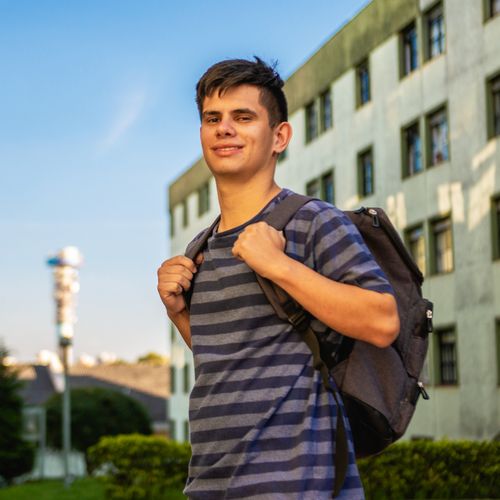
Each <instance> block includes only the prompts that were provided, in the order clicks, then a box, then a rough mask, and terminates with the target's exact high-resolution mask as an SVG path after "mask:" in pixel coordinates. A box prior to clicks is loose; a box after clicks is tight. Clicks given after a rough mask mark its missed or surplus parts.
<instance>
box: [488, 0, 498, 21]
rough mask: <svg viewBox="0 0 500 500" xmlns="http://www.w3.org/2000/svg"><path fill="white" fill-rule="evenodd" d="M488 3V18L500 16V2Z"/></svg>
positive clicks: (491, 0) (490, 1)
mask: <svg viewBox="0 0 500 500" xmlns="http://www.w3.org/2000/svg"><path fill="white" fill-rule="evenodd" d="M486 1H487V2H488V4H487V5H488V16H487V17H494V16H496V15H498V14H500V0H486Z"/></svg>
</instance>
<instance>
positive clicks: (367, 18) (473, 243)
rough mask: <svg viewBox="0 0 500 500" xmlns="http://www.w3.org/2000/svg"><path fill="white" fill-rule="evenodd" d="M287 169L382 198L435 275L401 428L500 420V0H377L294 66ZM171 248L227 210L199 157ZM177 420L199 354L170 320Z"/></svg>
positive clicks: (177, 421)
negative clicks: (416, 380) (410, 406)
mask: <svg viewBox="0 0 500 500" xmlns="http://www.w3.org/2000/svg"><path fill="white" fill-rule="evenodd" d="M285 92H286V95H287V98H288V102H289V111H290V122H291V124H292V127H293V131H294V136H293V139H292V141H291V143H290V145H289V147H288V149H287V151H286V154H285V155H282V158H281V159H280V161H279V163H278V166H277V176H276V178H277V182H278V184H279V185H280V186H284V187H285V186H286V187H289V188H291V189H293V190H294V191H296V192H300V193H307V194H311V195H314V196H318V197H321V198H323V199H326V200H328V201H331V202H333V203H334V204H335V205H337V206H338V207H340V208H342V209H345V210H347V209H353V208H357V207H358V206H361V205H363V206H380V207H382V208H384V209H385V210H386V212H387V213H388V215H389V216H390V218H391V220H392V222H393V223H394V225H395V226H396V227H397V229H398V231H399V232H400V234H401V236H402V238H403V240H404V241H405V243H406V244H407V246H408V248H409V249H410V251H411V253H412V254H413V256H414V258H415V260H416V262H417V263H418V265H419V267H420V268H421V270H422V271H423V273H424V275H425V283H424V289H423V291H424V296H426V297H428V298H429V299H430V300H432V301H433V302H434V307H435V311H434V316H435V321H434V327H435V331H434V333H433V334H431V335H432V337H431V347H430V350H429V354H428V359H427V366H426V368H425V373H424V374H423V377H424V379H425V380H426V382H427V387H428V392H429V394H430V397H431V399H430V401H421V402H420V403H419V405H418V407H417V411H416V414H415V417H414V419H413V421H412V423H411V425H410V428H409V429H408V432H407V435H406V436H407V437H408V438H412V437H432V438H440V437H445V436H446V437H449V438H469V439H489V438H491V437H493V436H495V435H497V434H498V433H499V431H500V169H499V167H500V1H498V0H468V1H464V2H458V1H456V0H441V1H437V2H436V1H435V0H373V1H372V2H371V3H370V4H368V5H367V6H366V7H365V8H364V9H363V10H362V11H361V12H360V13H359V14H358V15H357V16H356V17H355V18H354V19H352V20H351V21H350V22H349V23H348V24H346V25H345V26H344V27H343V28H342V29H341V30H340V31H339V32H337V33H336V34H335V35H334V36H333V37H332V38H331V39H330V40H329V41H328V42H326V43H325V44H324V45H323V46H322V47H321V48H320V49H319V50H318V51H317V52H316V53H315V54H314V55H313V56H312V57H311V58H310V59H309V60H308V61H307V62H306V63H305V64H304V65H303V66H302V67H300V68H299V69H298V70H297V71H296V72H295V73H293V74H292V75H291V76H290V78H289V79H288V80H287V82H286V85H285ZM169 207H170V218H171V219H170V220H171V254H172V255H177V254H181V253H184V250H185V247H186V245H187V243H188V242H189V241H190V240H191V239H192V238H193V237H194V236H195V235H196V234H197V233H198V232H199V231H201V230H202V229H203V228H204V227H206V226H207V225H209V224H210V222H211V221H212V220H213V219H214V218H215V216H216V215H217V213H218V204H217V197H216V189H215V184H214V180H213V178H212V177H211V174H210V172H209V171H208V168H207V167H206V165H205V163H204V161H203V159H200V160H199V161H197V162H196V163H195V164H193V165H192V166H190V167H189V168H188V169H187V170H186V172H185V173H184V174H183V175H182V176H181V177H179V178H178V179H177V180H176V181H175V182H174V183H172V184H171V185H170V187H169ZM171 340H172V353H171V354H172V365H173V371H174V372H175V374H174V378H173V380H174V382H176V384H177V385H175V387H174V386H172V395H171V399H170V418H171V419H172V424H173V425H174V426H175V429H176V431H175V433H174V435H175V437H176V438H177V439H179V440H183V439H187V437H188V433H187V431H188V427H187V418H188V412H187V409H188V395H189V388H190V387H191V385H192V382H193V370H192V356H191V353H190V351H189V350H187V349H186V348H185V346H184V345H183V341H182V339H181V338H180V336H179V335H178V334H177V333H176V332H175V328H174V327H173V326H172V328H171Z"/></svg>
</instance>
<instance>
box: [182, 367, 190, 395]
mask: <svg viewBox="0 0 500 500" xmlns="http://www.w3.org/2000/svg"><path fill="white" fill-rule="evenodd" d="M183 375H184V377H183V379H184V392H185V393H187V392H189V391H190V389H191V371H190V369H189V365H188V363H186V364H185V365H184V369H183Z"/></svg>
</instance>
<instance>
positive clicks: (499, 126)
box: [487, 75, 500, 139]
mask: <svg viewBox="0 0 500 500" xmlns="http://www.w3.org/2000/svg"><path fill="white" fill-rule="evenodd" d="M487 87H488V92H487V103H488V113H487V115H488V137H489V138H490V139H491V138H492V137H497V136H500V75H496V76H495V77H494V78H492V79H491V80H490V81H489V82H488V84H487Z"/></svg>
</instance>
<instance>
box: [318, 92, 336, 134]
mask: <svg viewBox="0 0 500 500" xmlns="http://www.w3.org/2000/svg"><path fill="white" fill-rule="evenodd" d="M319 111H320V127H321V132H324V131H325V130H328V129H329V128H332V126H333V113H332V94H331V92H330V89H328V90H327V91H325V92H323V93H322V94H321V95H320V98H319Z"/></svg>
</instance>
